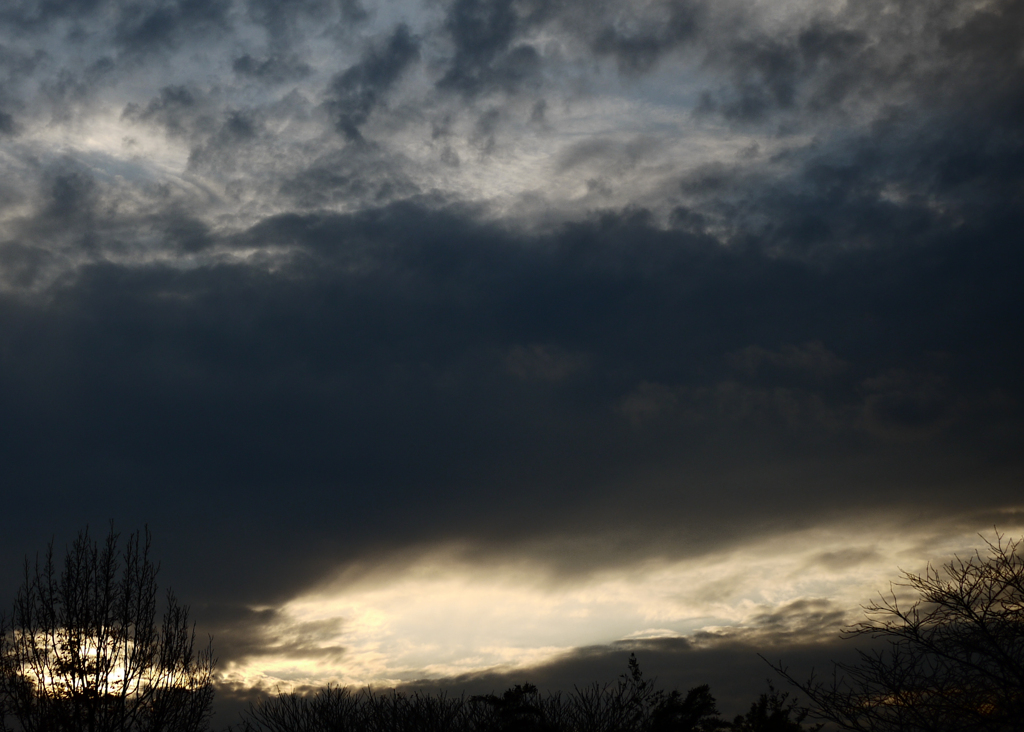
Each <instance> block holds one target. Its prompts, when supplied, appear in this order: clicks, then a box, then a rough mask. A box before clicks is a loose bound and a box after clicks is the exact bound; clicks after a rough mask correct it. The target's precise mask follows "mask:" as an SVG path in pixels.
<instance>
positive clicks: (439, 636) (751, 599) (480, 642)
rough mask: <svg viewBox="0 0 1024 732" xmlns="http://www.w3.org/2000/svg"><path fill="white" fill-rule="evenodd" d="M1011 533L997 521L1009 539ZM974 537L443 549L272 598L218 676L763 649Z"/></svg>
mask: <svg viewBox="0 0 1024 732" xmlns="http://www.w3.org/2000/svg"><path fill="white" fill-rule="evenodd" d="M1022 528H1024V527H1020V526H1018V527H1006V528H1005V531H1006V533H1008V534H1009V535H1020V533H1021V532H1022ZM981 530H982V531H983V529H981ZM988 535H991V531H989V532H988ZM980 545H981V539H980V538H979V537H978V534H977V531H976V530H974V529H966V528H964V527H957V529H956V530H946V531H943V530H937V529H936V527H919V528H917V529H911V528H908V527H902V526H898V525H896V524H894V523H888V524H886V523H880V522H877V523H875V524H874V525H868V526H865V525H863V524H859V523H858V524H857V525H845V526H829V527H819V528H815V529H808V530H804V531H799V532H793V533H788V534H784V535H779V536H775V537H772V538H769V539H765V540H763V541H760V542H753V543H751V544H749V545H746V546H743V547H738V548H736V549H735V550H733V551H727V552H719V553H717V554H714V555H711V556H702V557H697V558H683V559H679V560H675V561H659V562H647V563H644V564H642V565H638V566H632V567H625V568H616V569H611V570H607V571H605V572H601V573H597V574H592V575H590V576H588V577H586V578H583V579H575V580H572V581H569V580H565V581H559V580H557V579H556V578H553V577H552V575H550V573H545V572H544V571H543V570H542V569H541V568H540V567H536V568H534V569H533V570H532V571H531V569H530V566H529V564H525V563H523V562H518V563H515V564H514V565H512V564H511V563H509V564H505V565H503V564H501V563H493V562H492V563H488V564H484V563H479V562H467V561H465V560H463V559H461V558H460V554H459V552H458V551H457V550H455V549H452V548H447V549H443V550H437V551H435V552H432V553H430V554H427V555H424V556H422V557H421V558H419V559H418V560H416V561H413V562H410V563H405V564H404V565H401V566H398V567H396V566H394V565H393V564H387V563H382V564H381V566H380V568H379V571H376V572H371V573H369V574H365V575H363V576H362V577H361V579H359V580H358V581H348V582H343V581H336V582H335V583H333V584H332V583H328V584H325V585H324V586H322V587H321V588H319V589H318V590H316V591H314V592H310V593H307V594H305V595H303V596H300V597H296V598H294V599H293V600H291V601H290V602H288V603H285V604H284V605H283V606H281V607H280V608H277V610H278V611H279V621H278V623H277V624H276V625H274V626H273V627H272V628H269V629H268V630H267V637H268V638H269V639H272V642H270V643H269V647H267V648H265V649H264V652H263V653H260V654H259V655H255V656H251V657H249V658H244V659H240V660H237V661H234V662H232V663H231V664H229V665H228V666H227V667H226V668H224V669H223V671H222V673H221V674H220V676H221V680H222V681H224V682H227V683H231V684H239V685H243V686H255V687H261V688H264V689H268V690H272V689H281V690H290V689H293V688H299V687H303V686H321V685H324V684H326V683H328V682H333V683H339V684H347V685H356V686H361V685H375V686H392V685H395V684H398V683H401V682H405V681H412V680H418V679H429V678H443V677H449V676H454V675H458V674H465V673H477V672H481V671H485V670H488V669H501V670H513V669H517V668H527V667H531V666H535V665H538V664H542V663H545V662H549V661H552V660H554V659H556V658H558V657H559V656H560V655H562V654H565V653H567V652H569V651H571V650H572V649H574V648H579V647H582V646H589V645H601V644H607V643H611V642H614V641H617V640H630V639H640V638H655V637H671V636H678V637H689V638H691V640H694V641H695V642H697V643H698V644H699V643H701V642H706V641H702V640H701V639H708V638H713V637H714V635H715V634H727V635H733V636H739V637H742V638H746V639H747V640H749V641H751V642H755V643H764V644H771V643H774V642H778V641H777V640H776V639H777V638H778V637H779V636H778V635H777V634H778V633H779V632H780V627H781V629H782V631H785V633H786V634H787V635H786V637H787V638H789V639H790V640H792V639H793V638H796V639H797V640H802V641H805V642H814V641H816V640H824V639H829V638H833V637H835V634H836V631H837V630H838V627H839V625H841V624H843V623H848V622H850V621H851V620H853V619H855V618H856V617H857V615H858V613H859V608H860V605H861V604H862V603H864V602H865V601H868V600H870V599H871V598H873V597H876V596H877V595H878V593H879V592H880V591H885V590H886V589H887V588H888V586H889V585H888V583H889V581H890V580H895V579H897V578H898V575H899V571H900V568H902V569H905V570H909V571H921V570H923V568H924V567H925V566H926V564H927V562H928V561H931V562H932V563H933V564H935V563H939V562H942V561H943V560H945V559H946V558H948V557H950V556H952V554H954V553H960V554H961V556H963V555H964V554H966V553H970V552H972V551H973V549H974V548H976V547H979V546H980ZM800 601H810V602H811V603H812V604H811V607H812V609H820V608H825V609H829V610H838V611H841V612H840V613H839V616H840V618H839V619H837V620H836V622H835V623H834V624H830V625H825V626H820V625H819V626H807V625H806V622H807V621H806V618H804V617H802V616H800V615H799V613H798V612H796V611H794V610H793V608H798V607H801V605H800ZM794 603H796V604H795V605H794ZM787 608H788V609H787ZM772 613H775V615H773V616H772V622H773V623H774V624H773V625H772V627H771V628H769V627H768V625H767V624H766V620H765V618H766V617H767V616H768V615H770V614H772ZM787 613H788V614H787ZM787 622H791V623H792V627H788V626H787V625H786V623H787ZM779 623H781V626H780V625H779Z"/></svg>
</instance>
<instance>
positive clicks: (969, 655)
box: [776, 533, 1024, 732]
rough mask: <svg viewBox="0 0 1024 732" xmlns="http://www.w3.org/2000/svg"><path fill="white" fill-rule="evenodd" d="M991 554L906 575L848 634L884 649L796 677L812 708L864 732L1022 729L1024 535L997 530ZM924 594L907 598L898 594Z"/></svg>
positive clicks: (1016, 731) (1014, 731)
mask: <svg viewBox="0 0 1024 732" xmlns="http://www.w3.org/2000/svg"><path fill="white" fill-rule="evenodd" d="M986 543H987V545H988V548H987V552H986V554H984V555H982V554H981V553H980V552H975V555H974V556H972V557H968V558H967V559H961V558H960V557H955V558H954V559H953V560H952V561H950V562H948V563H946V564H944V565H942V567H941V568H938V569H936V568H934V567H931V566H929V567H928V568H927V569H926V570H925V572H924V574H920V575H918V574H914V573H912V572H905V573H903V575H902V578H901V581H899V582H895V583H893V586H892V588H891V589H890V592H889V594H888V595H887V596H885V595H883V596H881V597H880V598H879V599H878V600H877V601H875V602H872V603H871V604H870V605H867V606H866V607H865V611H866V616H867V617H866V619H865V620H863V621H862V622H860V623H858V624H857V625H854V626H853V627H851V628H849V629H847V630H846V631H845V633H846V635H847V636H848V637H855V638H856V637H868V638H872V639H875V640H880V641H882V642H883V643H884V646H883V647H882V648H881V649H877V650H871V651H860V657H859V661H858V662H857V663H855V664H837V665H836V668H835V671H834V674H833V676H832V678H831V679H830V680H827V681H823V680H821V679H816V678H813V677H812V678H811V679H810V680H808V681H806V682H799V681H796V680H794V679H793V678H792V677H791V676H790V675H789V674H788V673H787V672H786V670H785V669H784V668H781V667H776V670H778V671H779V672H780V673H781V674H782V675H783V676H785V677H786V678H787V679H788V680H789V681H790V682H792V683H794V684H795V685H796V686H797V687H799V688H800V689H801V690H803V692H804V693H805V694H807V696H808V697H809V698H810V699H811V701H812V703H813V705H814V712H815V713H816V715H817V716H819V717H820V718H822V719H826V720H829V721H831V722H832V723H834V724H836V725H838V726H839V727H840V728H841V729H846V730H859V731H863V732H1019V731H1020V730H1024V542H1022V540H1020V539H1017V540H1008V539H1005V538H1004V537H1003V536H1002V535H1000V534H998V533H997V534H996V537H995V540H994V541H991V542H989V541H987V542H986ZM905 590H910V591H911V592H912V593H914V594H915V595H916V599H915V600H914V601H913V602H912V603H910V604H909V605H908V604H906V603H905V602H904V601H902V600H901V599H900V594H902V593H903V592H904V591H905Z"/></svg>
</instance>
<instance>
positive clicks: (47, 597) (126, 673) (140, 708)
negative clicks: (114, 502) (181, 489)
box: [0, 527, 214, 732]
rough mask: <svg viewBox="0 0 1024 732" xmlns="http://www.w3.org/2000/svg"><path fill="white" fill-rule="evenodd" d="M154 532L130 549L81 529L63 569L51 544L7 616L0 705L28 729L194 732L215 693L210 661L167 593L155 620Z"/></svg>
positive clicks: (0, 626)
mask: <svg viewBox="0 0 1024 732" xmlns="http://www.w3.org/2000/svg"><path fill="white" fill-rule="evenodd" d="M149 550H150V535H149V531H148V530H147V531H146V532H145V534H144V535H143V536H142V537H140V535H139V533H138V532H136V533H134V534H132V535H131V536H130V537H129V538H128V540H127V542H126V544H125V546H124V548H123V549H122V548H120V547H119V536H118V534H117V533H115V532H114V530H113V527H111V530H110V534H109V536H108V537H107V539H106V541H105V542H103V544H102V545H100V544H98V543H97V542H95V541H93V540H91V539H90V538H89V534H88V530H86V531H83V532H81V533H80V534H79V535H78V538H77V539H76V540H75V542H74V544H72V546H71V547H70V549H69V550H68V552H67V556H66V557H65V559H64V566H63V568H62V569H61V570H60V572H59V573H58V570H57V567H56V565H55V563H54V556H53V544H52V542H51V544H50V546H49V547H48V548H47V551H46V555H45V557H44V558H43V560H42V561H41V562H40V561H39V559H37V560H36V561H35V563H34V564H30V563H29V561H28V559H26V560H25V581H24V584H23V585H22V587H21V589H20V591H19V592H18V596H17V599H16V600H15V602H14V606H13V608H12V611H11V614H10V615H9V616H7V615H5V616H3V617H2V618H0V704H2V705H3V712H4V713H5V720H6V718H8V717H13V718H14V720H15V721H16V722H17V723H18V724H19V725H20V726H21V728H23V729H24V730H26V731H27V732H63V731H65V730H67V731H68V732H71V731H72V730H73V731H74V732H136V731H143V730H145V731H146V732H196V731H198V730H202V729H205V728H206V726H207V722H208V719H209V712H210V704H211V702H212V699H213V686H212V675H213V664H214V661H213V657H212V649H211V648H210V646H207V647H206V648H204V649H200V650H198V651H197V650H196V647H195V629H194V626H192V625H190V624H189V619H188V608H187V607H184V606H182V605H179V604H178V602H177V601H176V600H175V597H174V595H173V593H171V592H168V593H167V609H166V612H165V613H164V615H163V621H162V623H159V624H158V622H157V618H156V612H157V584H156V574H157V570H158V567H157V566H156V565H154V564H153V562H152V561H151V560H150V558H149Z"/></svg>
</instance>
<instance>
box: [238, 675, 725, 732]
mask: <svg viewBox="0 0 1024 732" xmlns="http://www.w3.org/2000/svg"><path fill="white" fill-rule="evenodd" d="M728 726H729V725H728V723H726V722H724V721H723V720H722V719H720V718H719V717H718V710H717V708H716V705H715V699H714V697H713V696H712V695H711V693H710V691H709V690H708V687H707V686H698V687H696V688H695V689H691V690H690V691H689V692H688V693H687V694H686V695H685V696H684V695H682V694H680V693H679V692H675V691H673V692H671V693H665V692H664V691H662V690H660V689H657V688H656V687H655V683H654V681H653V680H650V679H645V678H644V677H643V673H642V672H641V671H640V666H639V664H638V663H637V660H636V657H635V656H631V657H630V659H629V671H628V673H625V674H623V675H622V676H621V677H620V678H619V680H618V682H616V683H614V684H605V685H601V684H591V685H589V686H585V687H583V688H579V687H577V688H576V689H575V690H574V692H573V693H571V694H567V695H562V694H557V693H555V694H547V693H542V692H540V691H538V689H537V687H536V686H534V685H533V684H517V685H515V686H514V687H512V688H510V689H507V690H506V691H505V692H503V693H502V694H500V695H499V694H485V695H479V696H472V697H469V698H468V699H467V698H466V697H465V696H458V697H454V696H448V695H447V694H444V693H439V694H423V693H419V692H416V693H412V694H402V693H400V692H398V691H394V690H392V691H390V692H387V693H383V694H381V693H377V692H374V691H373V690H372V689H367V690H365V691H363V692H361V693H353V692H352V691H351V690H349V689H346V688H338V687H327V688H326V689H321V690H320V691H318V692H316V693H315V694H313V695H311V696H299V695H294V694H280V695H278V696H276V697H272V698H269V699H264V700H262V701H260V702H258V703H255V704H251V705H250V707H249V710H248V712H247V713H246V714H244V715H243V716H242V720H241V732H432V731H436V732H711V731H712V730H717V729H726V728H728Z"/></svg>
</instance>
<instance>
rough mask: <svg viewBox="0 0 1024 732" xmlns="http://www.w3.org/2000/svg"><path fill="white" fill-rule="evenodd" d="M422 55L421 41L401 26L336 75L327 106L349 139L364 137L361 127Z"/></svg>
mask: <svg viewBox="0 0 1024 732" xmlns="http://www.w3.org/2000/svg"><path fill="white" fill-rule="evenodd" d="M418 58H419V41H418V40H417V39H416V38H415V37H414V36H413V35H412V34H411V33H410V31H409V28H408V27H407V26H405V25H399V26H398V27H396V28H395V30H394V32H393V33H392V34H391V36H390V37H389V38H388V39H387V40H386V41H384V43H383V44H382V45H381V46H380V47H377V46H374V47H371V48H370V49H369V50H368V51H367V52H366V53H365V54H364V56H363V58H362V59H361V60H360V62H359V63H357V64H356V65H354V66H351V67H349V68H348V69H346V70H345V71H343V72H342V73H340V74H338V75H337V76H335V77H334V78H333V79H332V80H331V85H330V88H329V90H328V94H327V101H326V102H325V105H326V107H327V110H328V112H329V113H330V115H331V117H332V118H333V120H334V124H335V126H336V127H337V129H338V131H339V132H341V133H342V134H344V135H345V137H346V138H348V139H349V140H361V139H362V134H361V133H360V131H359V128H360V127H361V126H362V125H363V124H364V123H365V122H366V120H367V118H368V117H369V116H370V113H371V112H373V110H374V108H375V107H376V106H377V105H378V104H380V103H381V98H382V96H383V95H384V94H386V93H387V91H388V89H390V88H391V87H392V86H393V85H394V84H395V83H396V82H397V81H398V80H399V78H400V77H401V76H402V74H403V73H404V72H405V70H406V69H407V68H408V67H409V65H410V64H412V63H413V62H414V61H416V60H417V59H418Z"/></svg>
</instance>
